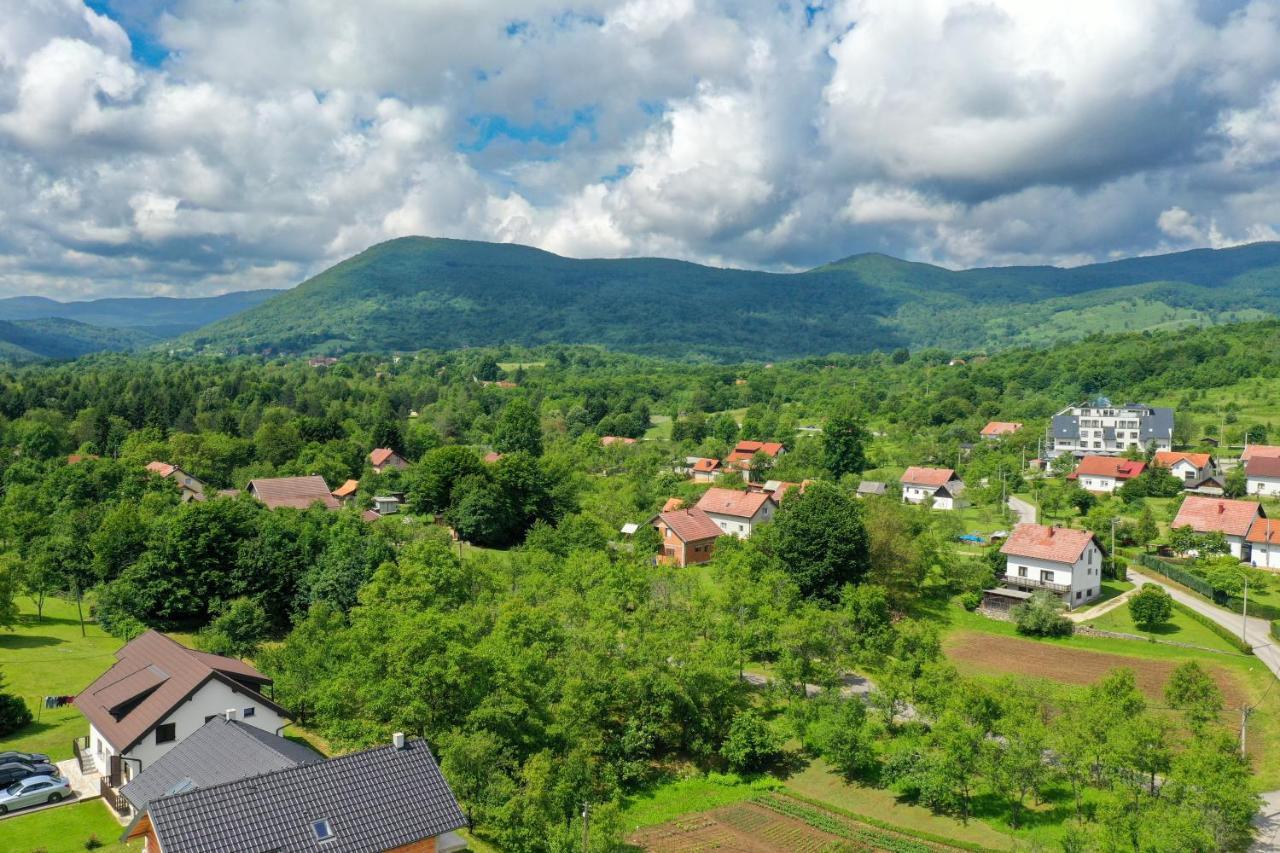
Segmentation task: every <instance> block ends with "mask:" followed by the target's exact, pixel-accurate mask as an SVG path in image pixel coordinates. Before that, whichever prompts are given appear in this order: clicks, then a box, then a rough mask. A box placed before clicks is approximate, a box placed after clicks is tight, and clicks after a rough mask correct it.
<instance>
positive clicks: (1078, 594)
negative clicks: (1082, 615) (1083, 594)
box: [1076, 590, 1080, 601]
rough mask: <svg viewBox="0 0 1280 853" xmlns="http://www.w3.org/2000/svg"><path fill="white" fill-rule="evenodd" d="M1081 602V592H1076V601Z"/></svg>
mask: <svg viewBox="0 0 1280 853" xmlns="http://www.w3.org/2000/svg"><path fill="white" fill-rule="evenodd" d="M1079 600H1080V590H1076V601H1079Z"/></svg>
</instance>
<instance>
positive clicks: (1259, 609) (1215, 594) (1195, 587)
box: [1138, 554, 1280, 620]
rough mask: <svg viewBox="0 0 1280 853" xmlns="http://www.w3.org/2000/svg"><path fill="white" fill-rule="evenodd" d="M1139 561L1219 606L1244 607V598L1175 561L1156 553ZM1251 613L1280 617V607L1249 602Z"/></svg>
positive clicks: (1139, 558) (1273, 617) (1269, 617)
mask: <svg viewBox="0 0 1280 853" xmlns="http://www.w3.org/2000/svg"><path fill="white" fill-rule="evenodd" d="M1138 562H1139V563H1141V564H1142V565H1143V566H1145V567H1146V568H1148V569H1150V570H1151V571H1153V572H1156V573H1158V574H1162V575H1164V576H1165V577H1167V578H1168V579H1169V580H1171V581H1177V582H1178V583H1180V584H1182V585H1183V586H1185V587H1187V588H1188V589H1190V590H1192V591H1193V592H1198V593H1199V594H1200V595H1203V596H1204V597H1205V598H1207V599H1209V600H1210V601H1212V602H1213V603H1214V604H1217V605H1218V606H1219V607H1225V608H1227V609H1228V610H1234V611H1235V612H1237V613H1239V612H1241V610H1242V609H1243V608H1244V600H1243V599H1241V598H1238V597H1237V596H1234V595H1228V594H1227V593H1225V592H1223V591H1222V590H1220V589H1217V588H1215V587H1214V586H1213V585H1212V584H1210V583H1209V582H1208V581H1206V580H1205V579H1204V578H1202V577H1200V576H1198V575H1193V574H1192V573H1191V572H1188V571H1187V570H1186V569H1184V568H1182V567H1181V566H1175V565H1174V564H1173V563H1169V562H1166V561H1164V560H1161V559H1160V558H1159V557H1157V556H1155V555H1154V554H1140V555H1139V556H1138ZM1248 612H1249V615H1250V616H1256V617H1258V618H1259V619H1273V620H1274V619H1280V607H1275V606H1274V605H1270V604H1260V603H1258V602H1256V601H1252V600H1250V602H1249V611H1248Z"/></svg>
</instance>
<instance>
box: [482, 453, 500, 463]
mask: <svg viewBox="0 0 1280 853" xmlns="http://www.w3.org/2000/svg"><path fill="white" fill-rule="evenodd" d="M501 458H502V454H501V453H498V452H497V451H495V450H490V451H489V452H488V453H486V454H485V455H484V461H485V462H487V463H488V464H490V465H492V464H493V463H495V462H497V461H498V460H499V459H501Z"/></svg>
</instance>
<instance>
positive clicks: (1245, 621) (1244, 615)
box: [1240, 575, 1249, 646]
mask: <svg viewBox="0 0 1280 853" xmlns="http://www.w3.org/2000/svg"><path fill="white" fill-rule="evenodd" d="M1248 627H1249V576H1248V575H1245V578H1244V606H1242V607H1241V608H1240V642H1242V643H1244V644H1245V645H1246V646H1247V645H1249V641H1248V640H1247V639H1245V636H1244V632H1245V630H1246V629H1247V628H1248Z"/></svg>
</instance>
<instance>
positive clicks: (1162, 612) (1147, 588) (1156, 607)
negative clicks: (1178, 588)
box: [1129, 583, 1173, 631]
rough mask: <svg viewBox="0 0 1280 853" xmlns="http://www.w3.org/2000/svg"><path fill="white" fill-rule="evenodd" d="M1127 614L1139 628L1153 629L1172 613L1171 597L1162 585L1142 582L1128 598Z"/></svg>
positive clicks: (1166, 620) (1165, 620)
mask: <svg viewBox="0 0 1280 853" xmlns="http://www.w3.org/2000/svg"><path fill="white" fill-rule="evenodd" d="M1129 615H1130V616H1132V617H1133V621H1134V624H1136V625H1137V626H1138V627H1139V628H1141V629H1143V630H1144V631H1151V630H1154V629H1155V628H1157V627H1158V626H1160V625H1162V624H1164V623H1165V622H1168V621H1169V617H1170V616H1172V615H1173V598H1172V596H1170V595H1169V593H1167V592H1165V591H1164V589H1163V588H1162V587H1159V586H1156V585H1155V584H1153V583H1148V584H1143V585H1142V589H1140V590H1138V592H1137V593H1136V594H1135V595H1133V596H1131V597H1130V598H1129Z"/></svg>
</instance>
